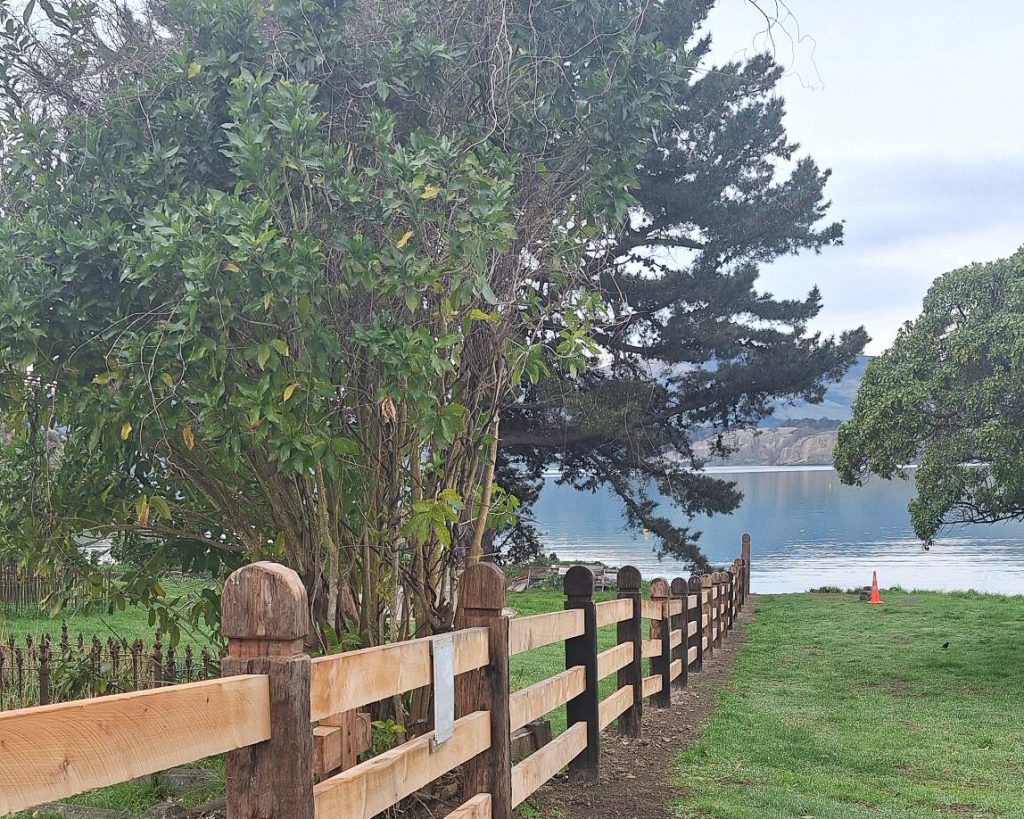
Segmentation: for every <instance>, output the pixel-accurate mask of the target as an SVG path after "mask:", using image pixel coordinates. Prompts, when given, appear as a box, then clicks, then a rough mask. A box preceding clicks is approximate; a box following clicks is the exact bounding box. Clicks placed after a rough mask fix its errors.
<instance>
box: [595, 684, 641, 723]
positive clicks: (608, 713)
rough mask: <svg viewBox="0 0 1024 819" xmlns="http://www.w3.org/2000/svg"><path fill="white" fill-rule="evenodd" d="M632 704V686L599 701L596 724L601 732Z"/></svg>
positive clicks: (626, 686) (624, 687)
mask: <svg viewBox="0 0 1024 819" xmlns="http://www.w3.org/2000/svg"><path fill="white" fill-rule="evenodd" d="M632 704H633V686H631V685H625V686H623V687H622V688H620V689H619V690H618V691H616V692H615V693H614V694H612V695H611V696H609V697H606V698H605V699H603V700H601V704H600V705H599V706H598V714H599V718H598V723H599V724H600V726H601V730H602V731H603V730H604V729H605V728H607V727H608V726H609V725H611V724H612V723H613V722H615V720H616V719H618V717H619V715H620V714H622V712H623V711H625V710H626V709H627V708H629V707H630V706H631V705H632Z"/></svg>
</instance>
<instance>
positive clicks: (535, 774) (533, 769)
mask: <svg viewBox="0 0 1024 819" xmlns="http://www.w3.org/2000/svg"><path fill="white" fill-rule="evenodd" d="M586 747H587V725H586V723H584V722H577V723H576V724H575V725H573V726H572V727H571V728H569V729H567V730H566V731H565V732H564V733H562V734H560V735H559V736H558V738H557V739H555V740H553V741H552V742H549V743H548V744H547V745H545V746H544V747H543V748H541V749H540V750H539V751H537V752H536V753H533V754H531V755H530V756H528V757H527V758H526V759H524V760H523V761H522V762H520V763H519V764H518V765H516V766H515V767H514V768H513V769H512V807H517V806H518V805H521V804H522V803H523V802H525V801H526V800H527V799H529V798H530V796H531V795H532V794H533V793H534V792H536V790H537V789H538V788H539V787H540V786H541V785H543V784H544V783H545V782H547V781H548V780H549V779H551V777H553V776H554V775H555V774H556V773H558V772H559V771H560V770H562V768H564V767H565V766H566V765H568V764H569V763H570V762H572V761H573V759H575V758H576V756H577V755H578V754H579V753H581V752H582V751H583V749H584V748H586Z"/></svg>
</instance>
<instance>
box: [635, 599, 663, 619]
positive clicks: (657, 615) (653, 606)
mask: <svg viewBox="0 0 1024 819" xmlns="http://www.w3.org/2000/svg"><path fill="white" fill-rule="evenodd" d="M664 614H665V612H664V609H663V608H662V606H661V603H660V602H655V601H654V600H641V601H640V616H641V617H646V618H647V619H648V620H660V619H661V618H662V617H663V616H664Z"/></svg>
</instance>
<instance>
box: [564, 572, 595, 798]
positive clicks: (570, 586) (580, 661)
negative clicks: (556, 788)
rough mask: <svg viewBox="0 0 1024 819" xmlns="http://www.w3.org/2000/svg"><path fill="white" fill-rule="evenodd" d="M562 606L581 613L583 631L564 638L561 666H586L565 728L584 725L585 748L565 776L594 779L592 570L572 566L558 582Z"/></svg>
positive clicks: (593, 607) (568, 704)
mask: <svg viewBox="0 0 1024 819" xmlns="http://www.w3.org/2000/svg"><path fill="white" fill-rule="evenodd" d="M562 588H563V589H564V590H565V594H566V601H565V607H566V609H580V610H581V611H582V612H583V634H581V635H580V636H579V637H572V638H570V639H568V640H566V641H565V667H566V668H567V669H568V668H572V667H573V666H577V665H581V666H583V667H584V669H586V678H587V687H586V688H585V689H584V690H583V693H582V694H580V695H579V696H577V697H573V698H572V699H571V700H569V702H568V703H566V706H565V707H566V712H565V714H566V720H565V724H566V727H567V728H569V727H572V726H573V725H574V724H575V723H577V722H585V723H586V724H587V747H586V748H585V749H584V750H583V753H581V754H579V756H577V757H576V758H575V759H573V761H572V762H570V763H569V776H570V777H572V778H573V779H576V780H586V781H592V780H595V779H597V773H598V769H599V767H600V764H601V722H600V714H599V706H600V699H601V698H600V693H599V691H598V685H599V682H600V681H599V680H598V678H597V608H596V606H595V605H594V573H593V572H592V571H591V570H590V569H588V568H587V567H586V566H573V567H572V568H571V569H569V571H568V572H566V574H565V579H564V580H563V581H562Z"/></svg>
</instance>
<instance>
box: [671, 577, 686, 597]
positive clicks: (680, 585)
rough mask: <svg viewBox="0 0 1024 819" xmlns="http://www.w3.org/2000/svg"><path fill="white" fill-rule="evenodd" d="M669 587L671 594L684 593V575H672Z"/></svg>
mask: <svg viewBox="0 0 1024 819" xmlns="http://www.w3.org/2000/svg"><path fill="white" fill-rule="evenodd" d="M669 588H670V589H671V591H672V594H673V596H675V597H678V596H679V595H681V594H685V593H686V578H685V577H673V578H672V583H671V584H670V586H669Z"/></svg>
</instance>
